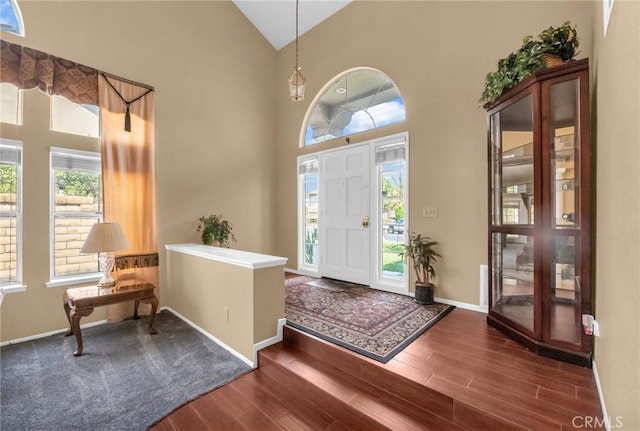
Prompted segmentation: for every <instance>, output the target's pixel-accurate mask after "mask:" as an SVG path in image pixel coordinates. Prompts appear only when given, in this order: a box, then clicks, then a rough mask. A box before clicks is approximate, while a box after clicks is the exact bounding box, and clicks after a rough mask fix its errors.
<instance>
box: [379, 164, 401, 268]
mask: <svg viewBox="0 0 640 431" xmlns="http://www.w3.org/2000/svg"><path fill="white" fill-rule="evenodd" d="M404 163H405V162H404V160H396V161H393V162H386V163H383V164H382V165H381V172H382V228H383V232H382V238H383V241H382V273H383V275H386V276H390V277H394V278H398V277H402V276H403V274H404V262H403V261H402V257H400V255H399V253H400V252H401V251H402V244H403V243H404V238H405V224H404V184H405V182H404Z"/></svg>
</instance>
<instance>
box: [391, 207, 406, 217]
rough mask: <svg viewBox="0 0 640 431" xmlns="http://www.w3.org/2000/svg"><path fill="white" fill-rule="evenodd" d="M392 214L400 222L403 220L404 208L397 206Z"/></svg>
mask: <svg viewBox="0 0 640 431" xmlns="http://www.w3.org/2000/svg"><path fill="white" fill-rule="evenodd" d="M393 212H394V213H395V215H396V220H400V219H403V218H404V207H403V206H398V207H395V208H394V209H393Z"/></svg>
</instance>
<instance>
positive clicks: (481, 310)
mask: <svg viewBox="0 0 640 431" xmlns="http://www.w3.org/2000/svg"><path fill="white" fill-rule="evenodd" d="M433 299H434V300H435V301H436V302H441V303H443V304H447V305H453V306H456V307H458V308H463V309H465V310H471V311H476V312H478V313H484V314H487V313H488V312H489V309H488V307H486V306H483V305H476V304H469V303H467V302H458V301H452V300H450V299H446V298H438V297H437V296H436V297H435V298H433Z"/></svg>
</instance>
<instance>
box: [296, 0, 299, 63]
mask: <svg viewBox="0 0 640 431" xmlns="http://www.w3.org/2000/svg"><path fill="white" fill-rule="evenodd" d="M298 3H299V0H296V71H298V70H299V68H298Z"/></svg>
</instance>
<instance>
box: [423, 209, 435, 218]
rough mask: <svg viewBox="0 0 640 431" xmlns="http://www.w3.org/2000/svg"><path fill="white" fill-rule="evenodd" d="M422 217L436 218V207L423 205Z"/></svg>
mask: <svg viewBox="0 0 640 431" xmlns="http://www.w3.org/2000/svg"><path fill="white" fill-rule="evenodd" d="M422 217H428V218H437V217H438V208H436V207H424V208H422Z"/></svg>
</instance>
